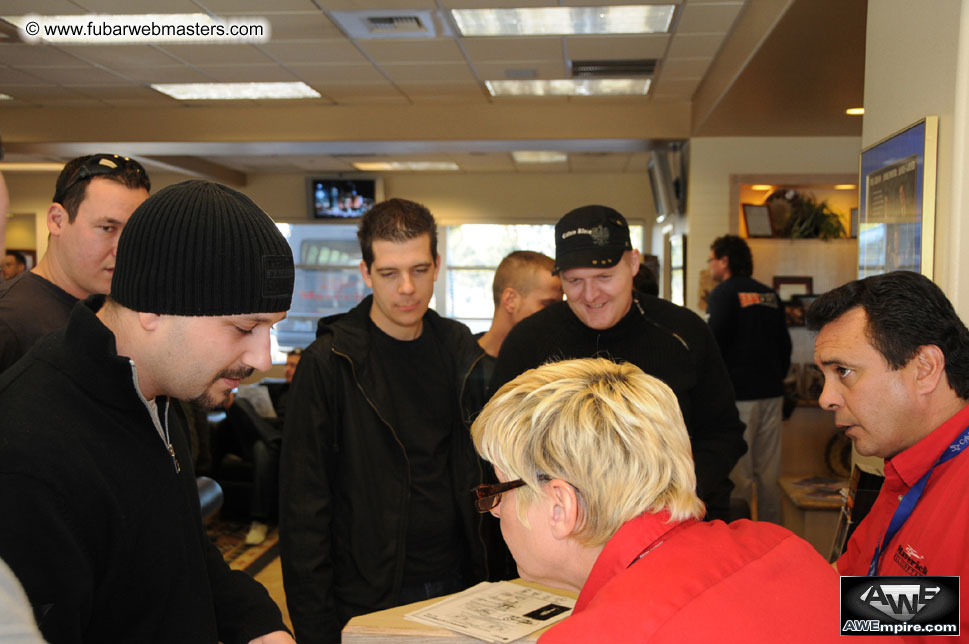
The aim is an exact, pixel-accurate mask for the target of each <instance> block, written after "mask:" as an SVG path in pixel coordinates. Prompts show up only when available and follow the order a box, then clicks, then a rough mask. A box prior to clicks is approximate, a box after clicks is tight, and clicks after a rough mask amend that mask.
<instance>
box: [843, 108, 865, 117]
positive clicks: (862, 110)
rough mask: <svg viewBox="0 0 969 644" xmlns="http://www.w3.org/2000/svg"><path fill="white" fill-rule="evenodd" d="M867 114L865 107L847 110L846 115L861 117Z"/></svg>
mask: <svg viewBox="0 0 969 644" xmlns="http://www.w3.org/2000/svg"><path fill="white" fill-rule="evenodd" d="M864 113H865V108H863V107H849V108H848V109H846V110H845V114H847V115H848V116H861V115H862V114H864Z"/></svg>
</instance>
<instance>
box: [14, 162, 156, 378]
mask: <svg viewBox="0 0 969 644" xmlns="http://www.w3.org/2000/svg"><path fill="white" fill-rule="evenodd" d="M149 190H151V182H150V181H149V179H148V173H147V172H145V169H144V168H143V167H141V164H140V163H138V162H137V161H134V160H132V159H129V158H127V157H121V156H118V155H116V154H93V155H89V156H83V157H78V158H76V159H73V160H71V161H68V162H67V165H65V166H64V169H63V170H62V171H61V173H60V175H59V176H58V177H57V184H56V187H55V189H54V199H53V203H52V204H51V205H50V208H48V209H47V229H48V230H49V231H50V240H49V242H48V246H47V253H45V254H44V257H43V259H41V260H40V262H39V263H38V264H37V266H36V267H35V268H34V269H32V270H30V271H28V272H26V273H23V274H21V276H20V277H18V278H15V279H13V280H11V281H9V282H4V283H3V284H2V285H0V372H2V371H3V370H4V369H6V368H7V367H9V366H10V365H12V364H13V363H14V362H16V361H17V360H19V359H20V357H21V356H22V355H24V354H25V353H27V350H28V349H30V347H31V346H32V345H33V344H34V342H36V341H37V340H38V339H39V338H40V337H41V336H43V335H46V334H47V333H50V332H51V331H56V330H57V329H61V328H63V327H64V326H66V325H67V319H68V317H69V316H70V312H71V308H73V306H74V304H76V303H77V301H78V300H80V299H84V298H86V297H88V296H89V295H95V294H105V293H108V291H109V290H110V289H111V275H112V273H113V272H114V258H115V253H116V252H117V248H118V237H119V236H120V235H121V230H122V229H123V228H124V226H125V223H127V221H128V218H129V217H130V216H131V213H132V212H134V210H135V208H137V207H138V206H139V205H141V202H143V201H144V200H145V199H147V198H148V192H149Z"/></svg>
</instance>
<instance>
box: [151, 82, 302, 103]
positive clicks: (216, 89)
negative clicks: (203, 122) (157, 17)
mask: <svg viewBox="0 0 969 644" xmlns="http://www.w3.org/2000/svg"><path fill="white" fill-rule="evenodd" d="M151 87H152V89H155V90H158V91H159V92H161V93H162V94H167V95H168V96H171V97H172V98H174V99H177V100H179V101H238V100H244V99H265V98H269V99H277V98H319V97H320V94H319V92H317V91H316V90H315V89H313V88H312V87H310V86H309V85H307V84H306V83H298V82H297V83H170V84H162V85H152V86H151Z"/></svg>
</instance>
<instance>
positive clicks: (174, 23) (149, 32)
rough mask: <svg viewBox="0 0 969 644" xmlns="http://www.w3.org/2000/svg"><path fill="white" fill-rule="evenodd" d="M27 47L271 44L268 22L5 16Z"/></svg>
mask: <svg viewBox="0 0 969 644" xmlns="http://www.w3.org/2000/svg"><path fill="white" fill-rule="evenodd" d="M0 17H2V19H3V20H6V21H7V22H9V23H11V24H13V25H16V26H17V27H18V29H19V30H20V35H21V36H22V37H23V38H24V40H26V41H27V42H59V43H71V44H73V45H118V44H122V43H135V44H139V45H150V44H157V43H178V44H192V43H201V42H206V43H223V44H238V43H240V42H249V43H252V42H269V36H270V29H271V25H270V24H269V21H268V20H266V19H265V18H259V17H256V16H246V17H239V18H219V17H217V16H210V15H208V14H204V13H157V14H149V13H139V14H134V13H132V14H81V15H77V14H72V15H44V16H40V15H37V14H31V15H27V16H0Z"/></svg>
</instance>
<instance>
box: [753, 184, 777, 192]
mask: <svg viewBox="0 0 969 644" xmlns="http://www.w3.org/2000/svg"><path fill="white" fill-rule="evenodd" d="M750 189H751V190H758V191H767V190H773V189H774V186H769V185H767V184H764V183H757V184H754V185H752V186H750Z"/></svg>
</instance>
